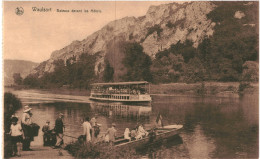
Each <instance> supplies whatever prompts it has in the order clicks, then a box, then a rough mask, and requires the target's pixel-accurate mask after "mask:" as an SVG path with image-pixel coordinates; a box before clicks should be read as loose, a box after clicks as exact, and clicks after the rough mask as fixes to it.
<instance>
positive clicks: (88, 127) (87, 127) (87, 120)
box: [82, 117, 93, 143]
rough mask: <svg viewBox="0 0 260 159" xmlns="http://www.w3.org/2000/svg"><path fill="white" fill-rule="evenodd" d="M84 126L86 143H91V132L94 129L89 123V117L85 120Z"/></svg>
mask: <svg viewBox="0 0 260 159" xmlns="http://www.w3.org/2000/svg"><path fill="white" fill-rule="evenodd" d="M82 126H83V135H86V143H87V142H90V141H91V134H90V131H91V130H92V127H91V124H90V123H89V117H86V118H85V121H84V123H83V125H82ZM92 133H93V131H92Z"/></svg>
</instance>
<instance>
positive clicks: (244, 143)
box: [11, 90, 259, 158]
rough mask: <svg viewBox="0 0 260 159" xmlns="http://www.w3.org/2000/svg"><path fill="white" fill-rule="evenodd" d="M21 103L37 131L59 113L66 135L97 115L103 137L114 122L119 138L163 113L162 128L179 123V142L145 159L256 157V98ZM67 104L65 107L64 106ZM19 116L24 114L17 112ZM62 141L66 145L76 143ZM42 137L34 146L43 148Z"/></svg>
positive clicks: (31, 97)
mask: <svg viewBox="0 0 260 159" xmlns="http://www.w3.org/2000/svg"><path fill="white" fill-rule="evenodd" d="M11 92H13V93H14V94H16V95H17V96H18V97H19V98H21V100H22V102H23V104H30V106H31V107H32V108H33V109H32V113H33V117H32V118H33V122H35V123H37V124H39V125H40V126H41V127H42V126H43V125H44V124H45V121H46V120H50V122H51V123H50V126H51V128H53V127H54V123H55V119H56V118H57V117H58V114H59V113H60V112H61V113H63V114H64V115H65V118H64V123H65V125H66V129H65V135H67V136H71V137H78V136H79V135H81V134H82V126H81V125H82V120H83V118H84V117H85V116H90V117H92V116H93V115H94V114H97V116H98V118H97V121H98V123H100V124H102V127H101V133H103V132H105V131H106V129H107V128H108V127H110V126H111V123H112V122H114V123H116V129H117V130H118V134H119V135H121V134H123V132H124V130H125V128H126V127H128V128H133V127H135V126H136V124H137V123H144V124H145V128H146V129H149V128H151V127H152V126H153V124H154V122H155V120H156V116H157V114H158V113H161V114H162V116H163V122H164V125H168V124H182V125H183V126H184V127H183V130H182V131H181V133H180V135H179V138H177V139H176V140H178V141H176V140H172V141H165V142H164V143H162V144H159V145H156V146H152V147H149V148H147V149H144V150H142V151H140V152H138V155H141V156H143V158H258V125H259V124H258V116H259V114H258V112H259V111H258V94H249V95H244V96H240V97H239V96H238V95H227V96H225V95H224V96H221V97H216V96H210V97H196V96H160V95H153V96H152V99H153V100H152V102H151V103H150V104H149V103H146V104H138V105H137V104H123V103H100V102H94V101H91V100H89V99H88V97H83V96H66V95H57V94H51V93H48V92H42V91H30V90H26V91H25V90H20V91H14V90H11ZM64 101H65V102H64ZM17 115H18V116H21V115H22V109H21V110H19V111H18V112H17ZM71 137H65V139H64V141H65V143H69V142H71V141H73V140H75V139H74V138H71ZM41 144H43V143H42V132H41V131H40V132H39V136H38V137H35V139H34V142H32V145H41Z"/></svg>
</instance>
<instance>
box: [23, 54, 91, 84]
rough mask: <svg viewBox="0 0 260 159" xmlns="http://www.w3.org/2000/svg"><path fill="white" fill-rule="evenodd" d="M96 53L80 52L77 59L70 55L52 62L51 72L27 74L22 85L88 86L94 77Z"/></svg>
mask: <svg viewBox="0 0 260 159" xmlns="http://www.w3.org/2000/svg"><path fill="white" fill-rule="evenodd" d="M95 62H96V55H89V54H87V53H84V54H81V55H80V57H79V60H78V61H77V60H76V57H71V58H69V59H67V60H66V61H65V62H64V61H63V60H62V59H59V60H56V61H54V62H53V64H54V66H55V68H54V71H53V72H50V73H48V72H46V73H44V75H43V76H42V77H39V78H38V77H37V76H36V75H29V76H27V77H26V78H25V79H24V82H23V83H24V85H28V86H30V87H40V88H53V87H62V86H64V85H69V86H71V87H73V88H80V89H82V88H85V89H86V88H88V87H89V85H90V83H91V81H92V80H93V79H94V78H95V76H96V75H95V71H94V69H95Z"/></svg>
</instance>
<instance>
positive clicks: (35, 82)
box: [23, 75, 39, 88]
mask: <svg viewBox="0 0 260 159" xmlns="http://www.w3.org/2000/svg"><path fill="white" fill-rule="evenodd" d="M23 84H24V85H27V86H29V87H34V88H35V87H39V79H38V78H37V77H36V76H35V75H28V76H27V77H25V78H24V80H23Z"/></svg>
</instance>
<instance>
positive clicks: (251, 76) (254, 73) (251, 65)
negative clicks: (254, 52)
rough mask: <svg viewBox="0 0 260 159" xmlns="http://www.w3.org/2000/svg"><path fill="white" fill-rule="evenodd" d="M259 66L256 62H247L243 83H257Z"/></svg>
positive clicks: (244, 68)
mask: <svg viewBox="0 0 260 159" xmlns="http://www.w3.org/2000/svg"><path fill="white" fill-rule="evenodd" d="M258 68H259V64H258V63H257V62H255V61H246V62H245V63H244V64H243V73H242V81H250V82H257V81H258V78H259V73H258Z"/></svg>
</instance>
